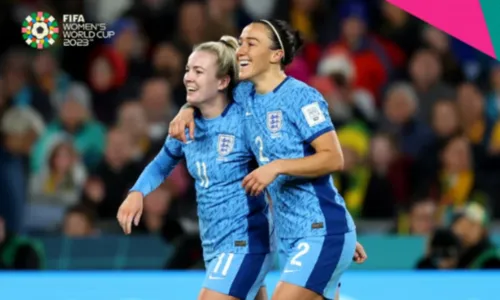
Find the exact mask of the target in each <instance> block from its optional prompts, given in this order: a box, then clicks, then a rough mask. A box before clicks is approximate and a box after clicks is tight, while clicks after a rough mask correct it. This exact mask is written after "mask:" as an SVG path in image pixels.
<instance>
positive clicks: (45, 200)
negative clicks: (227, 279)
mask: <svg viewBox="0 0 500 300" xmlns="http://www.w3.org/2000/svg"><path fill="white" fill-rule="evenodd" d="M450 9H451V8H450ZM36 11H44V12H47V13H50V14H52V15H53V16H54V17H55V18H56V19H57V20H62V18H61V16H62V14H83V15H84V16H85V19H86V22H92V23H97V22H98V23H106V24H107V25H108V29H109V30H113V31H114V32H115V36H114V37H113V38H112V39H109V40H106V41H105V42H102V43H101V42H99V41H95V42H93V43H91V46H90V47H62V46H61V38H59V41H58V42H57V43H56V44H55V45H53V46H51V47H49V48H48V49H44V50H36V49H32V48H30V47H28V46H27V45H26V44H25V41H24V40H23V39H22V34H21V24H22V22H23V20H24V18H25V17H26V16H27V15H29V14H30V13H32V12H36ZM272 17H276V18H280V19H286V20H288V21H290V22H291V23H292V25H293V26H294V27H295V28H297V29H299V30H300V31H301V32H302V34H303V36H304V37H305V38H306V40H307V43H306V46H305V48H304V49H303V50H302V52H301V53H300V55H299V56H298V57H297V58H296V59H295V61H294V63H293V64H292V65H291V66H290V67H289V68H288V69H287V73H288V74H290V75H292V76H294V77H296V78H298V79H300V80H303V81H305V82H308V83H309V84H311V85H313V86H314V87H316V88H317V89H318V90H320V92H321V93H322V94H323V95H324V96H325V99H327V101H328V102H329V104H330V108H331V116H332V119H333V121H334V123H335V125H336V127H337V130H338V135H339V138H340V139H341V143H342V146H343V151H344V155H345V157H346V170H345V171H344V172H342V173H339V174H334V175H332V176H334V179H335V181H336V184H337V186H338V187H339V190H340V191H341V192H342V194H343V195H344V197H345V198H346V202H347V205H348V207H349V210H350V211H351V213H352V214H353V215H354V216H355V217H356V220H357V224H358V232H359V234H360V241H361V242H362V243H363V244H364V245H365V248H366V250H367V252H368V255H369V259H368V261H367V262H366V263H365V264H364V265H359V266H354V267H353V268H352V269H353V271H352V272H350V273H349V274H348V275H347V276H346V279H345V283H344V293H345V295H344V296H345V297H346V298H345V299H356V300H365V299H370V300H372V299H408V300H412V299H444V298H445V299H481V300H483V299H495V298H496V297H495V296H492V295H494V293H492V290H495V289H496V290H497V291H499V287H498V285H496V286H495V282H498V279H500V274H499V273H480V271H472V270H469V271H467V272H465V273H453V272H446V273H432V272H430V273H429V272H423V271H420V272H413V271H411V270H412V269H415V268H417V265H418V266H419V267H420V268H434V267H436V266H435V265H433V263H434V262H435V261H436V260H435V259H437V258H442V256H443V255H442V253H441V256H439V255H438V254H439V253H438V252H439V251H438V250H442V249H448V248H453V247H455V246H456V245H455V244H454V243H455V240H454V239H452V238H451V237H450V234H449V233H448V232H439V233H438V234H435V231H436V229H438V228H440V227H444V228H447V227H449V226H450V224H451V223H452V221H454V220H455V218H454V216H455V209H456V208H463V207H466V204H467V203H479V204H480V206H469V209H468V210H467V213H466V215H465V218H466V219H467V221H468V222H470V223H466V225H467V226H468V227H469V229H470V231H473V230H476V229H477V232H486V237H487V238H488V239H487V240H482V241H481V245H486V244H488V243H487V241H488V240H489V239H491V240H492V241H493V243H495V242H496V244H499V243H500V235H498V234H499V232H500V230H499V225H498V224H497V223H496V222H495V220H496V219H498V217H499V216H500V205H498V196H499V186H500V185H499V184H498V182H499V178H500V177H499V176H498V175H500V174H499V173H500V168H499V166H500V164H499V158H500V157H499V154H500V125H499V124H500V123H499V117H498V115H499V112H500V101H499V100H498V99H500V65H499V64H498V63H497V62H496V61H494V60H492V59H490V58H488V57H486V56H484V55H482V54H481V53H479V52H478V51H476V50H474V49H472V48H470V47H468V46H467V45H464V44H463V43H461V42H460V41H457V40H455V39H453V38H451V37H449V36H447V35H446V34H444V33H442V32H440V31H439V30H436V29H435V28H433V27H431V26H429V25H427V24H424V23H422V22H420V21H419V20H417V19H415V18H412V17H411V16H409V15H407V14H406V13H404V12H402V11H400V10H399V9H397V8H395V7H393V6H391V5H390V4H387V3H385V2H383V1H379V0H365V1H357V0H356V1H355V0H352V1H340V0H331V1H321V0H207V1H180V0H137V1H132V0H105V1H92V0H71V1H70V0H68V1H55V0H53V1H38V0H17V1H16V0H13V1H5V2H2V3H1V4H0V24H1V28H2V30H1V32H0V37H1V40H2V43H1V44H0V51H1V61H2V65H1V70H0V118H1V120H0V124H1V144H0V197H1V200H0V269H6V270H5V272H1V273H0V298H1V299H32V298H36V297H37V298H38V299H49V298H50V299H90V298H92V299H172V300H177V299H194V297H195V295H196V293H197V291H198V288H199V285H200V283H201V280H202V273H201V271H194V270H196V269H200V268H201V267H202V264H201V261H200V258H201V250H200V245H199V240H198V238H197V223H196V212H195V195H194V191H193V184H192V180H191V179H190V178H189V176H188V174H187V172H186V169H185V168H184V166H182V165H180V166H178V168H176V170H175V171H174V173H173V174H172V175H171V176H170V177H169V178H168V179H167V180H166V182H165V183H164V184H163V185H162V187H161V188H160V189H158V190H157V191H156V192H155V193H153V194H152V195H150V196H149V197H148V198H147V200H146V204H145V212H144V215H143V220H142V222H141V224H140V226H139V227H138V228H134V234H133V235H132V236H130V237H125V236H123V235H121V233H120V231H119V228H118V225H117V224H116V221H115V215H116V211H117V208H118V206H119V204H120V202H121V201H122V200H123V199H124V196H125V194H126V192H127V189H128V188H130V187H131V185H132V184H133V182H134V181H135V178H136V177H137V175H138V174H139V173H140V171H141V169H142V168H143V167H144V165H145V164H147V162H148V161H149V160H150V159H151V158H152V156H154V155H155V153H156V152H157V151H158V149H159V147H161V145H162V142H163V139H164V138H165V136H166V130H167V128H168V124H169V122H170V120H171V119H172V117H173V116H175V114H176V112H177V111H178V109H179V107H180V106H181V105H182V104H183V103H184V89H183V86H182V74H183V67H184V64H185V61H186V58H187V55H188V54H189V53H190V50H191V49H192V47H193V45H195V44H198V43H200V42H202V41H205V40H216V39H218V38H219V37H220V36H221V35H223V34H231V35H234V36H237V35H238V33H239V32H240V31H241V29H242V28H243V27H244V26H245V25H246V24H248V23H249V22H250V21H251V20H252V19H259V18H272ZM464 23H466V20H464ZM483 208H484V209H483ZM465 235H467V233H465ZM433 236H436V238H435V239H434V241H433V242H429V241H430V240H432V239H431V237H433ZM460 238H461V239H465V238H466V237H464V236H460ZM460 241H462V240H460ZM462 242H463V241H462ZM12 249H16V251H11V250H12ZM457 249H458V248H457ZM461 251H462V252H460V253H464V252H463V251H465V250H461ZM436 253H438V254H436ZM476 254H477V253H476ZM436 255H437V256H436ZM457 255H464V254H457ZM493 265H494V264H493ZM441 267H443V266H441ZM449 267H450V268H459V269H467V268H471V267H470V265H468V264H465V265H464V264H462V265H460V264H459V265H452V266H449ZM32 269H43V271H35V272H34V273H24V272H20V270H32ZM162 269H168V270H169V271H163V272H156V271H155V270H162ZM7 270H10V271H7ZM14 270H16V271H14ZM51 270H59V271H60V270H64V271H68V272H69V271H70V270H71V271H81V270H86V271H89V270H92V271H96V272H85V273H78V272H76V273H67V272H56V273H53V272H50V271H51ZM106 270H107V271H109V270H127V272H120V273H116V272H111V273H101V271H106ZM132 270H135V271H132ZM137 270H140V271H137ZM144 270H151V272H144ZM172 270H176V271H172ZM179 270H183V271H179ZM97 271H100V272H97ZM478 272H479V273H478ZM441 274H446V275H441ZM269 280H270V281H269V283H270V286H272V285H273V284H274V282H276V280H277V279H276V274H272V275H270V276H269ZM92 288H95V290H92ZM57 291H58V292H57ZM347 297H349V298H347Z"/></svg>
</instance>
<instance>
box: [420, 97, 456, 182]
mask: <svg viewBox="0 0 500 300" xmlns="http://www.w3.org/2000/svg"><path fill="white" fill-rule="evenodd" d="M431 127H432V129H433V132H432V134H433V137H432V138H431V139H430V140H429V143H428V144H427V145H426V146H425V147H424V148H423V149H422V151H420V153H418V156H417V159H416V163H415V169H414V172H415V173H414V177H413V178H414V179H415V181H416V182H424V181H425V178H429V176H433V174H434V172H435V170H437V169H438V168H439V166H440V158H439V157H440V154H441V152H442V149H443V147H444V146H445V145H446V143H447V142H448V140H449V139H450V138H452V137H454V136H456V135H458V134H461V133H462V132H463V126H462V123H461V120H460V114H459V112H458V107H457V104H456V102H455V101H453V100H444V99H443V100H438V101H437V102H436V103H434V105H433V108H432V123H431Z"/></svg>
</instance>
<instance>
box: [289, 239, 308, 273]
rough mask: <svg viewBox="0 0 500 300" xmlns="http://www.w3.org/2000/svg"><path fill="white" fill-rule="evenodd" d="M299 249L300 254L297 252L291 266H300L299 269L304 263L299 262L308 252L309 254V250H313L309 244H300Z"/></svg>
mask: <svg viewBox="0 0 500 300" xmlns="http://www.w3.org/2000/svg"><path fill="white" fill-rule="evenodd" d="M297 248H298V249H299V252H297V254H295V255H294V256H293V257H292V260H290V264H291V265H294V266H298V267H301V266H302V262H301V261H299V260H298V259H299V258H300V257H301V256H303V255H304V254H306V253H307V252H309V249H311V246H309V244H308V243H304V242H302V243H299V245H298V246H297Z"/></svg>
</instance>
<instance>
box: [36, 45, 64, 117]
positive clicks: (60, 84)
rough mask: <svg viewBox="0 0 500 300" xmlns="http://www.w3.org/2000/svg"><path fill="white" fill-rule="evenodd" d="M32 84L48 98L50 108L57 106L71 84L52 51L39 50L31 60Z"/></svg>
mask: <svg viewBox="0 0 500 300" xmlns="http://www.w3.org/2000/svg"><path fill="white" fill-rule="evenodd" d="M32 68H33V81H34V85H35V86H36V87H37V89H39V90H40V91H41V92H42V93H43V94H45V95H46V96H47V97H48V99H49V100H50V104H51V105H52V110H54V109H55V108H57V107H59V106H60V105H61V102H62V101H63V100H64V95H65V94H66V91H67V89H68V88H69V87H70V85H71V77H70V76H69V75H68V74H67V73H66V72H64V71H63V70H62V69H61V68H60V66H59V62H58V61H57V58H56V57H55V55H54V53H52V52H48V51H41V52H39V53H38V54H37V55H36V56H35V58H34V60H33V67H32Z"/></svg>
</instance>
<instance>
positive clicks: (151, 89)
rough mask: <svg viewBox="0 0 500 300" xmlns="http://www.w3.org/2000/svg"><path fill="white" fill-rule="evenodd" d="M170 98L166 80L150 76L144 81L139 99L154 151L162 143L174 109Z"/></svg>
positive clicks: (169, 88) (169, 89)
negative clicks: (144, 112)
mask: <svg viewBox="0 0 500 300" xmlns="http://www.w3.org/2000/svg"><path fill="white" fill-rule="evenodd" d="M171 100H172V99H171V87H170V85H169V84H168V82H167V81H166V80H164V79H162V78H152V79H149V80H147V81H145V82H144V84H143V86H142V91H141V95H140V100H139V101H140V102H141V104H142V106H143V107H144V109H145V110H146V115H147V118H148V134H149V138H150V139H151V140H152V142H153V143H154V144H155V146H154V148H155V153H156V151H157V150H158V149H160V147H161V146H162V145H163V142H164V139H165V137H166V136H167V133H168V124H169V123H170V120H171V118H172V117H173V113H174V111H175V108H174V105H173V103H172V101H171Z"/></svg>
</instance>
